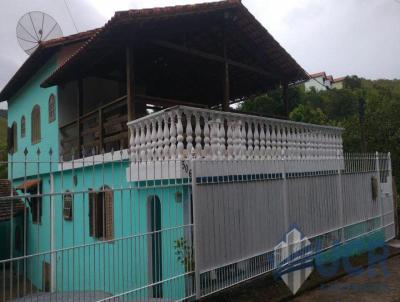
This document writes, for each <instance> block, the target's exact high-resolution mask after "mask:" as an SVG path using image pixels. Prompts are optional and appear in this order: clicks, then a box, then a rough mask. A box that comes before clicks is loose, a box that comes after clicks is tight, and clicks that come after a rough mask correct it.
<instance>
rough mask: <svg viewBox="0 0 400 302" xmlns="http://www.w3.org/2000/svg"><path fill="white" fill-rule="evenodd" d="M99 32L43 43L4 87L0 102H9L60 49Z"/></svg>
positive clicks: (83, 33)
mask: <svg viewBox="0 0 400 302" xmlns="http://www.w3.org/2000/svg"><path fill="white" fill-rule="evenodd" d="M97 31H98V29H93V30H89V31H85V32H80V33H78V34H74V35H70V36H65V37H60V38H56V39H52V40H48V41H45V42H42V43H41V44H40V45H39V47H38V48H37V49H36V50H35V52H34V53H32V54H31V55H30V56H29V57H28V58H27V59H26V61H25V62H24V63H23V64H22V66H21V67H20V68H19V69H18V70H17V71H16V73H15V74H14V76H13V77H12V78H11V79H10V80H9V81H8V83H7V84H6V85H5V86H4V88H3V89H2V91H1V92H0V102H2V101H7V100H9V98H11V97H12V96H13V95H14V94H15V93H16V92H17V91H18V89H20V87H22V86H23V85H24V84H25V83H26V82H27V81H28V80H29V79H30V78H31V77H32V75H33V74H35V72H37V71H38V69H39V68H40V67H42V65H43V64H44V63H45V62H47V61H48V59H49V58H50V57H51V56H52V55H53V54H54V53H55V52H56V51H57V49H59V47H61V46H65V45H68V44H72V43H77V42H82V41H85V40H87V39H88V38H90V37H91V36H92V35H93V34H94V33H96V32H97Z"/></svg>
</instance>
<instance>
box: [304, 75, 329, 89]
mask: <svg viewBox="0 0 400 302" xmlns="http://www.w3.org/2000/svg"><path fill="white" fill-rule="evenodd" d="M332 81H333V78H332V76H331V75H330V76H327V75H326V73H325V72H318V73H313V74H310V79H309V80H308V81H307V82H305V84H304V85H305V89H306V91H310V90H311V89H312V88H314V89H315V90H316V91H323V90H327V89H330V88H331V87H332V86H331V85H332Z"/></svg>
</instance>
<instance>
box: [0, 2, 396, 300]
mask: <svg viewBox="0 0 400 302" xmlns="http://www.w3.org/2000/svg"><path fill="white" fill-rule="evenodd" d="M316 78H318V81H322V82H321V83H322V84H321V85H322V86H323V87H325V89H326V87H328V86H330V85H331V82H332V77H327V76H326V75H325V73H323V74H322V75H320V76H318V77H316ZM306 79H308V75H307V73H306V72H305V71H304V69H303V68H302V67H301V66H300V65H299V64H298V63H297V62H296V61H295V60H294V59H293V58H292V57H291V56H290V55H289V54H288V53H287V52H286V51H285V49H283V48H282V47H281V46H280V44H279V43H278V42H277V41H276V40H275V39H274V38H273V37H272V36H271V35H270V34H269V33H268V31H267V30H266V29H265V28H264V27H263V26H262V25H261V24H260V23H259V22H258V21H257V20H256V19H255V18H254V16H253V15H251V14H250V12H249V11H248V10H247V9H246V8H245V7H244V5H243V4H242V3H241V1H240V0H227V1H219V2H212V3H203V4H196V5H183V6H174V7H166V8H152V9H140V10H129V11H123V12H117V13H115V15H114V16H113V17H112V18H111V20H110V21H109V22H107V23H106V24H105V25H104V26H103V27H101V28H99V29H95V30H92V31H88V32H84V33H79V34H75V35H71V36H69V37H63V38H59V39H55V40H51V41H48V42H44V43H41V44H40V45H39V47H38V48H37V49H36V50H35V52H34V53H33V54H32V55H31V56H30V57H29V58H28V59H27V60H26V61H25V63H24V64H23V65H22V66H21V67H20V69H19V70H18V71H17V72H16V74H15V75H14V76H13V77H12V79H11V80H10V81H9V82H8V84H7V85H6V86H5V87H4V89H3V90H2V91H1V92H0V102H1V101H5V100H7V101H8V127H9V131H10V134H11V135H10V144H9V151H10V154H9V156H8V176H9V179H10V180H11V183H12V185H13V186H14V188H15V189H16V190H17V192H18V197H19V198H20V199H21V200H22V201H23V204H24V207H23V208H24V209H26V210H25V211H24V213H25V214H24V215H23V216H19V217H23V218H24V220H23V224H24V248H23V257H20V258H15V257H14V256H13V255H12V257H11V259H10V260H9V262H11V263H12V266H11V268H13V269H14V271H13V272H12V273H10V275H11V279H13V278H14V279H18V280H19V278H15V277H13V274H15V275H16V276H21V278H25V279H28V280H29V284H30V287H29V288H28V290H27V291H24V292H23V293H24V294H25V295H27V294H31V293H32V292H33V293H35V292H36V293H37V292H39V293H40V294H42V292H55V293H56V294H57V295H55V296H50V297H46V299H45V298H43V300H39V301H44V300H46V301H50V300H52V299H57V300H58V298H59V296H58V294H60V295H61V298H60V300H63V301H66V300H68V301H77V300H80V301H93V300H94V297H93V296H92V297H91V298H87V299H86V296H83V297H82V296H79V295H80V294H81V293H84V292H86V293H88V294H90V293H93V295H95V294H96V295H97V294H99V295H100V296H96V297H97V298H100V297H103V298H106V297H110V296H112V297H113V298H116V300H124V301H139V300H141V301H172V300H179V301H186V300H191V299H193V298H194V297H197V298H200V297H202V296H206V295H208V294H211V293H213V292H216V291H218V290H221V289H223V288H227V287H229V286H231V285H234V284H237V283H238V282H242V281H244V280H249V279H250V278H252V277H255V276H259V275H260V274H262V273H265V272H267V271H271V270H272V269H273V268H276V267H277V265H276V263H272V264H271V261H272V260H271V259H274V258H273V257H271V256H272V254H271V253H274V247H275V246H276V244H277V243H278V242H280V241H281V240H282V236H283V235H284V234H285V233H286V232H288V228H289V227H293V225H296V226H299V227H301V228H302V231H303V232H304V234H303V235H304V236H308V238H309V239H310V242H311V239H312V242H317V239H318V240H320V241H321V242H323V246H321V249H320V250H318V251H317V252H318V253H317V254H319V252H320V251H321V252H322V251H325V250H326V249H327V248H329V247H333V246H337V245H338V242H341V243H343V244H345V242H347V241H349V240H352V239H353V238H355V237H356V236H357V237H362V236H363V235H365V234H371V233H372V231H376V230H378V228H377V227H376V225H377V220H378V219H379V213H380V212H378V211H379V210H380V209H383V206H385V211H389V210H390V209H391V207H392V206H393V201H392V200H389V199H390V196H389V195H387V194H386V192H387V191H382V192H385V194H386V195H385V196H386V197H385V198H386V200H382V201H379V203H376V202H375V201H374V200H376V199H377V197H376V196H375V197H372V195H371V194H372V193H371V192H370V190H368V189H366V188H369V187H371V179H372V177H376V176H377V174H378V172H379V171H376V170H374V168H373V167H370V166H366V167H368V169H369V170H367V172H368V173H358V174H357V175H354V173H353V174H352V173H351V172H354V171H346V173H343V175H341V173H340V171H341V170H343V169H344V168H347V169H349V167H350V168H352V167H353V166H354V165H349V166H345V164H344V157H343V144H342V138H341V134H342V130H343V129H341V128H336V127H330V126H319V125H311V124H305V123H296V122H293V121H288V120H286V119H285V118H282V119H269V118H264V117H260V116H255V115H249V114H239V113H234V112H228V111H229V105H230V104H231V103H234V102H237V101H238V100H243V99H247V98H249V97H253V96H256V95H263V94H265V93H266V92H268V91H270V90H272V89H276V88H277V87H279V86H280V85H281V83H285V86H286V87H287V86H288V85H289V84H293V83H298V82H302V81H305V80H306ZM321 89H322V87H321ZM149 112H151V114H149ZM371 162H372V163H375V159H374V158H371V159H370V162H369V163H370V164H371ZM357 167H359V168H360V169H362V168H363V167H364V166H363V165H357ZM365 169H366V168H365ZM388 169H389V168H388ZM356 172H357V171H356ZM358 172H360V171H358ZM354 179H355V180H354ZM377 179H380V178H379V175H378V178H377ZM387 179H389V180H390V177H389V176H388V177H387ZM376 183H377V185H378V182H376ZM336 186H337V187H336ZM387 187H388V188H389V186H387ZM287 188H289V189H287ZM390 188H391V187H390ZM339 189H340V190H339ZM339 191H340V192H339ZM7 192H8V194H9V195H13V193H11V192H14V191H13V190H12V189H11V187H10V189H9V191H7ZM342 192H343V195H342ZM353 192H354V193H353ZM360 192H361V193H362V194H361V193H360ZM377 192H378V191H376V194H378V193H377ZM379 192H380V191H379ZM3 199H7V198H3ZM0 200H1V199H0ZM253 201H254V202H253ZM378 205H382V206H381V207H380V206H378ZM28 209H29V210H28ZM340 210H342V211H345V210H348V213H349V215H344V214H346V213H339V211H340ZM385 213H386V212H385ZM381 214H382V213H381ZM385 215H387V216H385V217H386V218H387V219H386V220H385V225H389V223H391V224H390V226H391V225H392V220H391V218H392V217H391V216H390V215H391V214H390V213H389V214H387V213H386V214H385ZM6 216H8V214H7V215H6ZM10 216H11V217H13V215H10ZM0 217H1V216H0ZM194 217H196V218H194ZM389 218H390V219H389ZM196 219H197V221H195V220H196ZM16 221H17V219H11V224H8V221H7V225H11V226H12V225H13V223H14V222H16ZM18 223H20V222H18ZM380 231H382V229H381V230H380ZM389 231H390V232H389ZM10 232H11V233H12V231H10ZM214 234H217V235H215V236H214ZM271 234H273V235H271ZM385 234H386V233H385ZM270 235H271V236H270ZM210 236H214V237H211V238H210ZM385 236H386V237H384V238H385V239H387V238H389V237H390V238H392V230H391V229H390V230H388V232H387V235H385ZM299 239H300V238H299ZM301 246H302V244H301ZM9 248H10V250H11V249H12V246H10V247H9ZM193 250H196V253H194V252H193ZM286 250H287V249H286ZM279 252H282V251H278V252H277V254H276V255H278V253H279ZM356 252H357V251H356V249H352V250H351V252H348V253H356ZM338 254H340V253H335V255H338ZM194 255H195V256H194ZM280 255H281V256H282V257H286V256H284V254H283V253H281V254H280ZM6 257H7V256H6ZM328 257H329V255H328ZM281 260H285V259H283V258H282V259H281ZM296 262H297V260H296ZM0 263H1V262H0ZM4 266H5V265H3V267H4ZM285 267H286V266H285ZM0 269H1V266H0ZM3 270H4V269H3ZM0 273H3V272H2V271H0ZM18 284H19V283H18ZM2 286H3V285H2V284H1V283H0V292H1V288H2ZM3 288H4V287H3ZM32 288H34V289H35V290H36V291H35V290H32ZM63 294H65V295H67V294H71V295H72V296H69V297H64V298H65V299H63V296H62V295H63ZM73 295H78V297H76V296H73ZM101 295H103V296H101ZM42 297H43V296H42ZM33 299H35V298H33ZM100 299H101V298H100ZM101 301H106V300H101Z"/></svg>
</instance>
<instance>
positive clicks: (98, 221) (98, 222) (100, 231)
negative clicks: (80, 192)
mask: <svg viewBox="0 0 400 302" xmlns="http://www.w3.org/2000/svg"><path fill="white" fill-rule="evenodd" d="M104 225H105V217H104V194H103V192H98V193H97V195H96V202H95V226H96V230H95V236H96V237H97V238H102V237H103V236H104Z"/></svg>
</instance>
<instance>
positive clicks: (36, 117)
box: [31, 105, 41, 144]
mask: <svg viewBox="0 0 400 302" xmlns="http://www.w3.org/2000/svg"><path fill="white" fill-rule="evenodd" d="M31 128H32V129H31V131H32V132H31V141H32V144H37V143H38V142H40V139H41V132H40V107H39V105H35V107H33V110H32V116H31Z"/></svg>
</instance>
